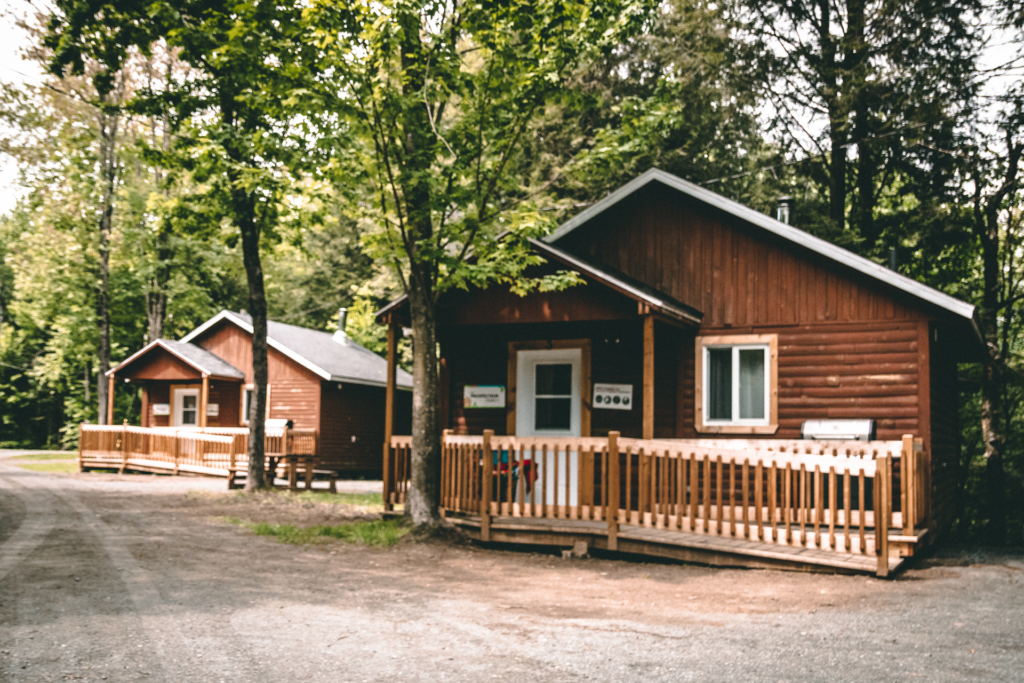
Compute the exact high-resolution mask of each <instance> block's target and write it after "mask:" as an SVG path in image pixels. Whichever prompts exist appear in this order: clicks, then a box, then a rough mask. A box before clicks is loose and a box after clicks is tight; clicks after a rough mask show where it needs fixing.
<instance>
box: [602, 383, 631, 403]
mask: <svg viewBox="0 0 1024 683" xmlns="http://www.w3.org/2000/svg"><path fill="white" fill-rule="evenodd" d="M594 407H595V408H610V409H611V410H632V409H633V385H632V384H597V383H595V384H594Z"/></svg>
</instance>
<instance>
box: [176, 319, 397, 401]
mask: <svg viewBox="0 0 1024 683" xmlns="http://www.w3.org/2000/svg"><path fill="white" fill-rule="evenodd" d="M221 320H228V321H230V322H232V323H234V324H235V325H238V326H239V327H241V328H242V329H244V330H245V331H246V332H249V333H250V334H251V333H252V317H251V316H249V315H248V314H246V313H236V312H234V311H221V312H220V313H218V314H217V315H216V316H214V317H213V318H211V319H210V320H207V321H206V322H205V323H203V324H202V325H200V326H199V327H197V328H196V329H194V330H192V332H190V333H188V334H187V335H186V336H185V337H184V339H182V341H183V342H190V341H192V340H193V339H195V338H197V337H198V336H199V335H201V334H202V333H203V332H205V331H206V330H207V329H209V328H210V327H212V326H213V325H215V324H216V323H218V322H220V321H221ZM267 343H268V345H270V346H271V347H272V348H275V349H277V350H278V351H280V352H281V353H283V354H284V355H286V356H288V357H289V358H291V359H292V360H294V361H295V362H297V363H299V364H300V365H302V366H303V367H305V368H307V369H308V370H311V371H312V372H314V373H316V374H317V375H319V376H320V377H321V378H323V379H326V380H330V381H332V382H352V383H355V384H369V385H371V386H385V385H386V384H387V368H388V364H387V361H386V360H384V359H383V358H381V357H380V356H378V355H377V354H375V353H373V352H372V351H370V350H368V349H366V348H365V347H363V346H360V345H359V344H357V343H356V342H355V341H354V340H352V339H351V338H345V339H344V342H342V341H339V340H338V339H337V338H336V337H335V335H334V334H332V333H330V332H322V331H320V330H311V329H309V328H306V327H298V326H296V325H288V324H286V323H279V322H275V321H273V320H270V321H268V322H267ZM396 375H397V377H396V380H397V385H398V386H399V387H400V388H403V389H411V388H412V375H410V374H409V373H408V372H406V371H405V370H402V369H401V368H398V369H397V373H396Z"/></svg>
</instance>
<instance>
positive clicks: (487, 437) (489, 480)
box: [480, 429, 511, 543]
mask: <svg viewBox="0 0 1024 683" xmlns="http://www.w3.org/2000/svg"><path fill="white" fill-rule="evenodd" d="M492 436H494V430H493V429H485V430H484V446H483V467H481V468H480V470H481V477H480V478H481V480H482V481H481V482H480V540H481V541H484V542H485V543H486V542H487V541H490V540H491V487H493V486H494V474H493V467H494V453H493V452H492V451H491V437H492ZM509 462H511V456H510V459H509ZM499 500H500V498H499ZM498 508H499V511H500V508H501V505H500V504H499V505H498ZM510 514H511V513H510Z"/></svg>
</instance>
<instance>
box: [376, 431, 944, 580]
mask: <svg viewBox="0 0 1024 683" xmlns="http://www.w3.org/2000/svg"><path fill="white" fill-rule="evenodd" d="M410 451H411V440H410V439H409V438H408V437H393V439H392V448H391V449H390V451H389V453H387V455H386V458H385V477H384V479H385V492H386V494H385V506H386V507H390V506H391V505H394V504H401V503H404V500H405V494H406V491H407V490H408V472H409V470H410V462H409V457H410ZM925 461H926V460H925V458H924V454H923V452H922V449H921V446H920V441H919V440H915V439H913V438H911V437H906V438H905V439H903V440H902V441H891V442H808V441H797V442H791V441H728V440H693V441H668V440H665V441H660V440H639V439H623V438H620V437H619V436H618V435H617V434H616V433H614V432H612V433H611V434H610V435H609V436H608V438H605V439H601V438H582V439H565V438H543V439H542V438H520V439H517V438H515V437H500V436H494V435H493V434H491V433H487V432H485V434H484V435H483V436H479V437H473V436H453V435H450V434H447V433H446V434H445V437H444V444H443V448H442V464H441V469H442V473H441V474H442V478H441V488H442V492H441V505H442V511H443V514H445V515H446V517H448V518H449V519H451V520H452V521H453V523H455V524H458V525H460V526H462V527H464V528H465V529H466V530H467V532H469V533H470V534H471V535H472V536H473V537H474V538H477V539H479V540H481V541H485V542H486V541H492V542H505V543H526V544H535V543H542V544H551V545H562V546H572V545H573V544H574V543H576V542H580V541H582V542H585V543H587V544H588V546H590V547H594V548H603V549H608V550H613V551H619V552H626V553H636V554H641V555H652V556H659V557H670V558H675V559H679V560H684V561H695V562H705V563H711V564H725V565H733V566H747V567H766V566H772V567H788V568H793V569H813V568H818V569H820V570H826V571H849V572H865V573H874V574H877V575H878V576H888V575H889V574H890V572H892V571H894V570H895V569H897V568H899V567H900V565H901V564H902V562H903V558H906V557H908V556H910V555H912V554H913V553H914V551H915V549H916V548H917V547H918V546H919V545H920V544H921V542H922V538H924V536H925V532H926V530H927V526H926V518H925V514H924V510H925V505H924V502H925V498H924V487H925V485H926V479H925V477H924V476H923V474H922V468H923V466H924V463H925Z"/></svg>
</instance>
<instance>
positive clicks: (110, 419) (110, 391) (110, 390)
mask: <svg viewBox="0 0 1024 683" xmlns="http://www.w3.org/2000/svg"><path fill="white" fill-rule="evenodd" d="M107 424H108V425H112V424H114V375H113V374H111V375H110V376H109V377H107Z"/></svg>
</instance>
